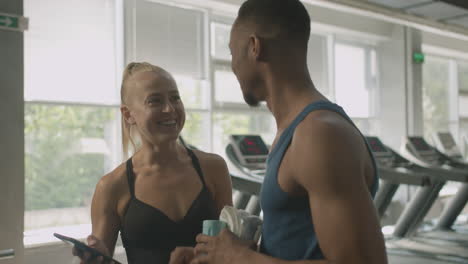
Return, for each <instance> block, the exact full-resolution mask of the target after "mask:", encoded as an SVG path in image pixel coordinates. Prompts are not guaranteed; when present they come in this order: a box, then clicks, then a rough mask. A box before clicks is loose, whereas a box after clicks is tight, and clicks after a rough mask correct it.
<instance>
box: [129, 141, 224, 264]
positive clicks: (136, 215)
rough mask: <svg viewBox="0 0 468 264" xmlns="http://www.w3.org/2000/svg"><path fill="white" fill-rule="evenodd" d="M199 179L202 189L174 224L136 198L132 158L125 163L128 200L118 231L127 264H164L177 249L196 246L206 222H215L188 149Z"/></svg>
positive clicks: (213, 210) (209, 199) (195, 161)
mask: <svg viewBox="0 0 468 264" xmlns="http://www.w3.org/2000/svg"><path fill="white" fill-rule="evenodd" d="M187 152H188V154H189V155H190V157H191V159H192V164H193V166H194V167H195V170H196V171H197V173H198V175H199V176H200V180H201V181H202V185H203V187H202V190H201V191H200V193H199V194H198V196H197V197H196V198H195V200H194V201H193V202H192V205H191V207H190V208H189V210H188V211H187V214H186V215H185V216H184V218H183V219H182V220H180V221H177V222H175V221H173V220H172V219H170V218H169V217H168V216H167V215H166V214H164V212H162V211H161V210H159V209H157V208H155V207H153V206H151V205H149V204H147V203H144V202H142V201H140V200H138V199H137V198H136V197H135V175H134V173H133V165H132V159H131V158H130V159H129V160H127V177H128V185H129V187H130V194H131V199H130V202H129V204H128V207H127V211H126V212H125V215H124V220H123V225H122V229H121V237H122V242H123V246H124V247H125V251H126V253H127V260H128V263H129V264H140V263H145V264H146V263H151V264H167V263H168V262H169V258H170V255H171V252H172V250H174V248H175V247H177V246H191V247H193V246H195V244H196V242H195V237H196V236H197V234H199V233H201V232H202V223H203V220H206V219H217V218H218V216H217V215H216V206H215V203H214V200H213V198H212V196H211V193H210V192H209V190H208V188H207V187H206V184H205V180H204V179H203V172H202V170H201V167H200V163H199V161H198V159H197V157H196V156H195V154H194V153H193V151H192V150H190V149H187Z"/></svg>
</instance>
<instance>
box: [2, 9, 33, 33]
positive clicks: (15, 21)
mask: <svg viewBox="0 0 468 264" xmlns="http://www.w3.org/2000/svg"><path fill="white" fill-rule="evenodd" d="M27 28H28V19H27V18H25V17H22V16H17V15H11V14H4V13H0V29H6V30H14V31H24V30H26V29H27Z"/></svg>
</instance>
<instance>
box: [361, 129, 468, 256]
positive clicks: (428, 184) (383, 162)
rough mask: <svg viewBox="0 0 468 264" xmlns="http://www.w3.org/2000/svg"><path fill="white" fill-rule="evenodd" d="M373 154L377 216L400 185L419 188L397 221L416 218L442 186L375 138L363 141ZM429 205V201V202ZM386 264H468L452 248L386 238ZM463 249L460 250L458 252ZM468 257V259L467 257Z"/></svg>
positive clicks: (428, 172)
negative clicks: (375, 167) (387, 258)
mask: <svg viewBox="0 0 468 264" xmlns="http://www.w3.org/2000/svg"><path fill="white" fill-rule="evenodd" d="M366 140H367V142H368V144H369V147H370V149H371V150H372V152H373V154H374V157H375V160H376V164H377V169H378V173H379V177H380V180H381V183H380V188H379V191H378V192H377V194H376V197H375V199H374V203H375V206H376V208H377V211H378V213H379V216H383V214H384V213H385V211H386V209H387V208H388V206H389V204H390V202H391V200H392V198H393V197H394V195H395V193H396V191H397V189H398V187H399V185H400V184H407V185H412V186H419V190H418V192H417V194H416V195H415V197H414V198H413V199H412V200H411V202H410V204H409V205H408V206H407V207H405V211H409V212H407V213H405V211H404V213H402V216H401V217H400V218H399V221H400V222H401V221H403V222H404V223H409V222H411V220H412V219H414V218H417V217H418V213H419V211H418V209H420V208H424V207H427V206H428V205H425V203H426V202H427V201H428V199H426V198H427V197H428V196H429V195H430V194H431V193H432V192H433V190H434V189H435V188H437V187H438V186H439V185H441V183H440V180H439V179H438V178H437V177H436V176H435V174H434V172H433V171H432V170H430V169H427V168H424V167H421V166H418V165H416V164H414V163H412V162H410V161H408V160H406V159H405V158H403V157H402V156H400V155H399V154H398V153H396V152H395V151H394V150H392V149H391V148H389V147H387V146H385V145H384V144H383V143H382V142H381V141H380V139H379V138H377V137H366ZM429 202H430V201H429ZM386 239H387V241H386V245H387V253H388V257H389V263H392V264H393V263H404V264H407V263H408V264H416V263H427V264H433V263H468V259H467V258H463V257H459V256H457V255H455V254H454V252H452V249H451V248H447V245H446V247H445V248H440V247H439V246H432V245H425V244H422V243H420V242H417V241H411V240H408V239H402V238H400V237H398V236H393V237H387V238H386ZM462 250H463V249H459V251H460V252H461V251H462ZM466 257H468V256H466Z"/></svg>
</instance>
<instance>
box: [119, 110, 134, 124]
mask: <svg viewBox="0 0 468 264" xmlns="http://www.w3.org/2000/svg"><path fill="white" fill-rule="evenodd" d="M120 112H121V113H122V116H123V119H124V120H125V122H127V123H128V124H130V125H134V124H135V118H133V116H132V112H131V111H130V108H128V106H126V105H121V106H120Z"/></svg>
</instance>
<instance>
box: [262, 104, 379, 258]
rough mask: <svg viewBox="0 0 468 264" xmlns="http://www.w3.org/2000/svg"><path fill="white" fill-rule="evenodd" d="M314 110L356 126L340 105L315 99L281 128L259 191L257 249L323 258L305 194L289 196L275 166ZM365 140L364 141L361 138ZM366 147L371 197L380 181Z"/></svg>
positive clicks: (278, 255) (277, 254)
mask: <svg viewBox="0 0 468 264" xmlns="http://www.w3.org/2000/svg"><path fill="white" fill-rule="evenodd" d="M316 110H329V111H333V112H336V113H338V114H339V115H341V116H343V117H344V118H345V119H346V120H348V121H349V122H350V123H351V124H353V126H354V127H356V126H355V125H354V123H353V122H352V121H351V119H350V118H349V117H348V115H346V113H345V112H344V110H343V109H342V108H341V107H340V106H338V105H336V104H333V103H330V102H328V101H318V102H314V103H312V104H309V105H308V106H307V107H305V109H304V110H303V111H302V112H301V113H299V115H298V116H297V117H296V118H295V119H294V120H293V122H292V123H291V124H290V125H289V126H288V127H287V128H286V129H285V130H284V131H283V133H282V134H281V136H280V138H279V140H278V142H277V143H276V145H275V147H274V148H273V149H272V151H271V152H270V154H269V156H268V159H267V170H266V175H265V179H264V182H263V185H262V190H261V193H260V203H261V207H262V210H263V227H262V243H261V248H260V250H261V252H262V253H264V254H267V255H269V256H272V257H276V258H279V259H284V260H305V259H323V254H322V252H321V250H320V247H319V245H318V241H317V237H316V234H315V231H314V225H313V223H312V216H311V214H310V206H309V198H308V196H306V195H304V196H291V195H289V194H288V193H286V192H284V191H283V190H282V189H281V188H280V186H279V184H278V169H279V167H280V164H281V161H282V159H283V156H284V153H285V152H286V150H287V148H288V147H289V144H290V143H291V139H292V137H293V134H294V130H295V129H296V127H297V125H298V124H299V123H300V122H301V121H302V120H303V119H304V118H305V117H306V116H307V115H308V114H309V113H310V112H312V111H316ZM356 129H357V128H356ZM361 135H362V134H361ZM364 142H366V141H365V140H364ZM366 144H367V143H366ZM367 149H368V151H369V155H371V159H372V163H373V166H374V170H375V171H374V173H375V179H374V182H373V184H372V186H371V190H370V192H371V195H372V197H374V196H375V193H376V192H377V188H378V183H379V181H378V176H377V169H376V168H377V167H376V164H375V160H374V157H373V155H372V151H371V149H370V148H369V145H367Z"/></svg>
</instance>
